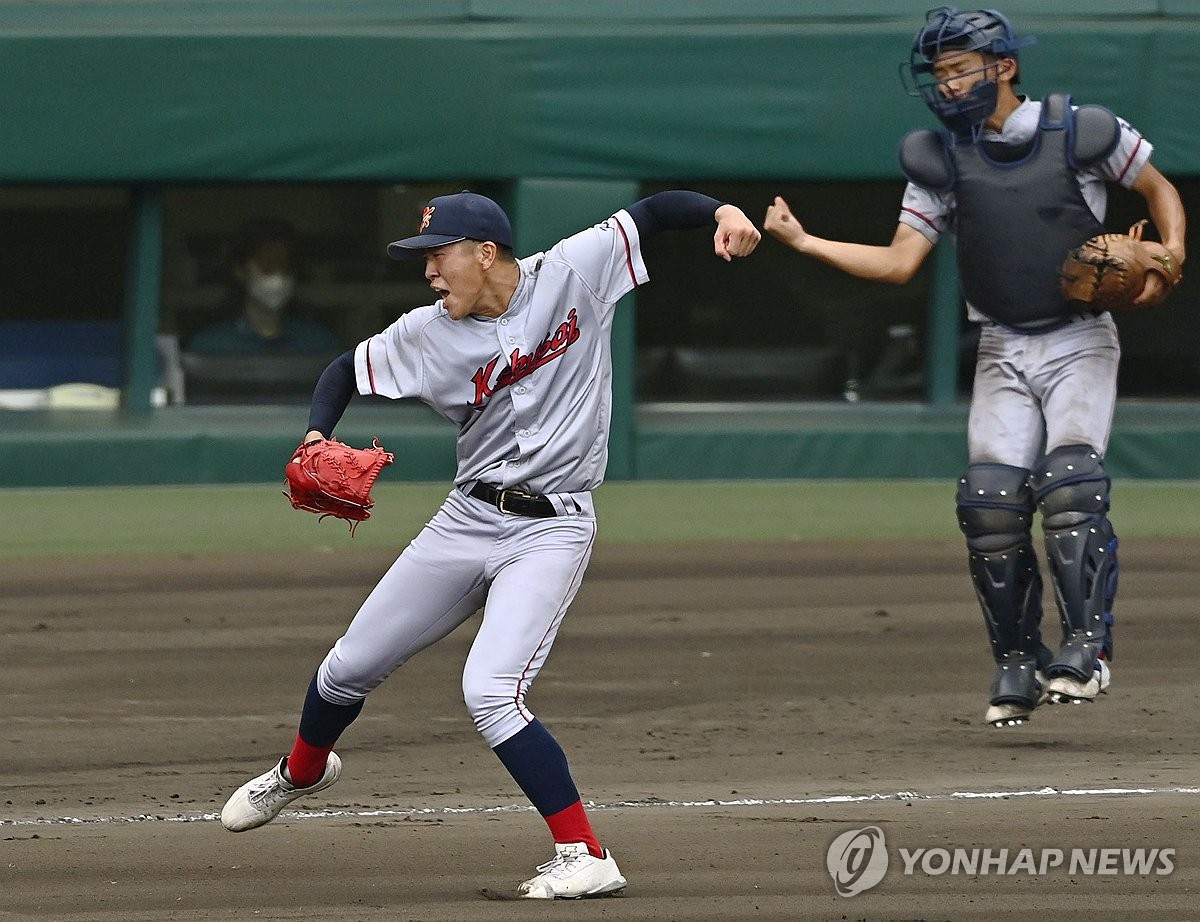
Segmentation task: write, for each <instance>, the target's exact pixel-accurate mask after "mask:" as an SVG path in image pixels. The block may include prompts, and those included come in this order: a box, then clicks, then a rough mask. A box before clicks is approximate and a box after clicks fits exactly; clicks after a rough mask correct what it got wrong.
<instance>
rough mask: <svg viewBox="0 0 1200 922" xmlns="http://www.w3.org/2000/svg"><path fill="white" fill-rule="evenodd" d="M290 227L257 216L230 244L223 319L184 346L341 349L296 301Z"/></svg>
mask: <svg viewBox="0 0 1200 922" xmlns="http://www.w3.org/2000/svg"><path fill="white" fill-rule="evenodd" d="M294 253H295V231H294V230H293V229H292V227H291V225H289V224H288V223H287V222H285V221H280V220H257V221H252V222H250V223H249V224H247V225H246V226H245V227H243V228H242V229H241V231H240V232H239V234H238V236H237V238H236V240H235V241H234V245H233V254H232V255H233V259H232V264H231V266H230V289H229V292H228V294H227V296H226V299H225V303H224V310H223V313H224V315H225V316H224V317H223V318H222V319H221V320H219V321H217V322H215V323H213V324H211V325H210V326H208V327H205V328H203V329H201V330H199V331H197V333H196V334H195V335H194V336H192V337H191V339H190V340H189V341H188V343H187V346H186V348H187V350H188V351H189V352H191V353H199V354H211V355H256V354H263V353H268V354H271V353H294V352H305V353H322V352H324V353H329V354H333V353H334V352H337V351H339V350H340V348H341V343H340V342H339V340H338V338H337V337H336V336H335V335H334V334H333V332H332V331H331V330H329V329H328V328H327V327H326V326H325V325H324V324H321V323H319V322H318V321H316V320H314V319H312V318H310V317H306V316H304V315H303V313H302V309H301V307H300V305H299V304H298V302H297V299H296V275H295V265H294Z"/></svg>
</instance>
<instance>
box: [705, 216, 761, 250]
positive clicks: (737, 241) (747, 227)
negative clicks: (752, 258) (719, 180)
mask: <svg viewBox="0 0 1200 922" xmlns="http://www.w3.org/2000/svg"><path fill="white" fill-rule="evenodd" d="M715 217H716V219H717V232H716V234H715V235H713V248H714V250H715V251H716V254H717V255H718V256H720V257H721V258H722V259H723V260H725V261H726V262H729V261H731V260H732V259H733V257H735V256H749V255H750V254H751V253H753V252H754V248H755V247H756V246H758V242H759V241H760V240H762V234H760V233H759V231H758V228H757V227H755V226H754V223H753V222H752V221H751V220H750V219H749V218H747V217H746V214H745V212H743V211H742V209H740V208H738V207H737V206H736V205H728V204H726V205H722V206H721V207H720V208H718V209H717V210H716V213H715Z"/></svg>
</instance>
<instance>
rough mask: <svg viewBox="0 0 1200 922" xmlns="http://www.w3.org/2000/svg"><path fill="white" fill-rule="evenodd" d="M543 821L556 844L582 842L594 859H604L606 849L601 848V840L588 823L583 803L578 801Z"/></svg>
mask: <svg viewBox="0 0 1200 922" xmlns="http://www.w3.org/2000/svg"><path fill="white" fill-rule="evenodd" d="M543 819H544V820H545V821H546V825H547V826H549V827H550V835H552V836H554V841H555V842H557V843H559V844H563V843H567V842H582V843H584V844H585V845H586V846H587V847H588V851H589V852H591V854H592V857H594V858H603V857H604V849H602V848H601V847H600V840H599V839H597V838H596V834H595V833H594V832H592V824H591V823H590V822H588V818H587V814H586V813H585V812H584V810H583V802H582V801H579V800H577V801H575V803H573V804H571V806H569V807H567V808H566V809H565V810H559V811H558V812H557V813H551V814H550V815H549V816H546V817H543Z"/></svg>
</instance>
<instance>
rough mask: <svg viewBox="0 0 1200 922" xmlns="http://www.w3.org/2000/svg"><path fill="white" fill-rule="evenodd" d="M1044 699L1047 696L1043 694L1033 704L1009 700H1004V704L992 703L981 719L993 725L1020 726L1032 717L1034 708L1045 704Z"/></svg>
mask: <svg viewBox="0 0 1200 922" xmlns="http://www.w3.org/2000/svg"><path fill="white" fill-rule="evenodd" d="M1046 700H1047V696H1046V695H1045V694H1043V695H1042V696H1041V699H1040V700H1039V701H1038V703H1037V704H1035V705H1033V706H1030V705H1028V704H1015V703H1013V702H1011V701H1006V702H1005V703H1004V704H993V705H991V706H990V707H989V708H988V709H987V714H986V715H984V718H983V719H984V720H985V721H986V722H987V723H989V724H991V725H992V726H993V727H1016V726H1020V725H1021V724H1023V723H1025V722H1027V721H1028V720H1029V719H1030V718H1031V717H1033V710H1034V708H1035V707H1037V706H1038V705H1041V704H1045V703H1046Z"/></svg>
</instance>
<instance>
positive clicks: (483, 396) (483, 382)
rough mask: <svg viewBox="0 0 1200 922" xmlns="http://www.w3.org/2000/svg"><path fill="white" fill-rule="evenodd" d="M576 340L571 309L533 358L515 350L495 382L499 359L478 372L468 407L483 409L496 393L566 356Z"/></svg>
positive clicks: (576, 321)
mask: <svg viewBox="0 0 1200 922" xmlns="http://www.w3.org/2000/svg"><path fill="white" fill-rule="evenodd" d="M577 339H579V318H578V317H577V316H576V315H575V308H571V312H570V313H569V314H567V319H566V320H564V321H563V322H562V323H561V324H559V327H558V329H557V330H555V331H554V332H553V333H551V334H550V335H549V336H547V337H546V338H545V339H544V340H543V341H542V342H541V344H540V345H539V346H538V347H537V348H536V349H534V350H533V354H532V355H524V354H522V352H521V350H520V349H514V350H513V351H512V354H511V355H510V356H509V357H508V365H507V366H505V367H504V368H502V369H500V373H499V374H497V375H496V377H495V380H493V379H492V374H493V373H494V372H495V371H496V365H497V364H498V363H499V361H500V358H501V357H500V356H496V357H495V358H494V359H492V360H491V361H490V362H488V363H487V365H484V366H483V367H481V368H479V369H478V370H477V371H476V372H475V374H473V375H472V376H471V382H472V383H473V384H474V385H475V399H474V400H473V401H472V402H471V406H473V407H481V406H483V403H484V401H485V400H487V399H488V398H489V397H491V396H492V394H494V393H496V391H498V390H500V389H501V388H505V387H508V386H509V385H510V384H512V383H513V382H514V381H520V380H521V379H522V378H526V377H528V376H529V375H531V374H533V373H534V372H535V371H537V370H538V369H539V368H541V367H542V366H543V365H545V364H546V363H548V362H552V361H554V360H555V359H556V358H558V357H559V356H561V355H562V354H563V353H564V352H566V351H567V347H568V346H570V345H571V343H573V342H575V340H577ZM489 382H491V383H489Z"/></svg>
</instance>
